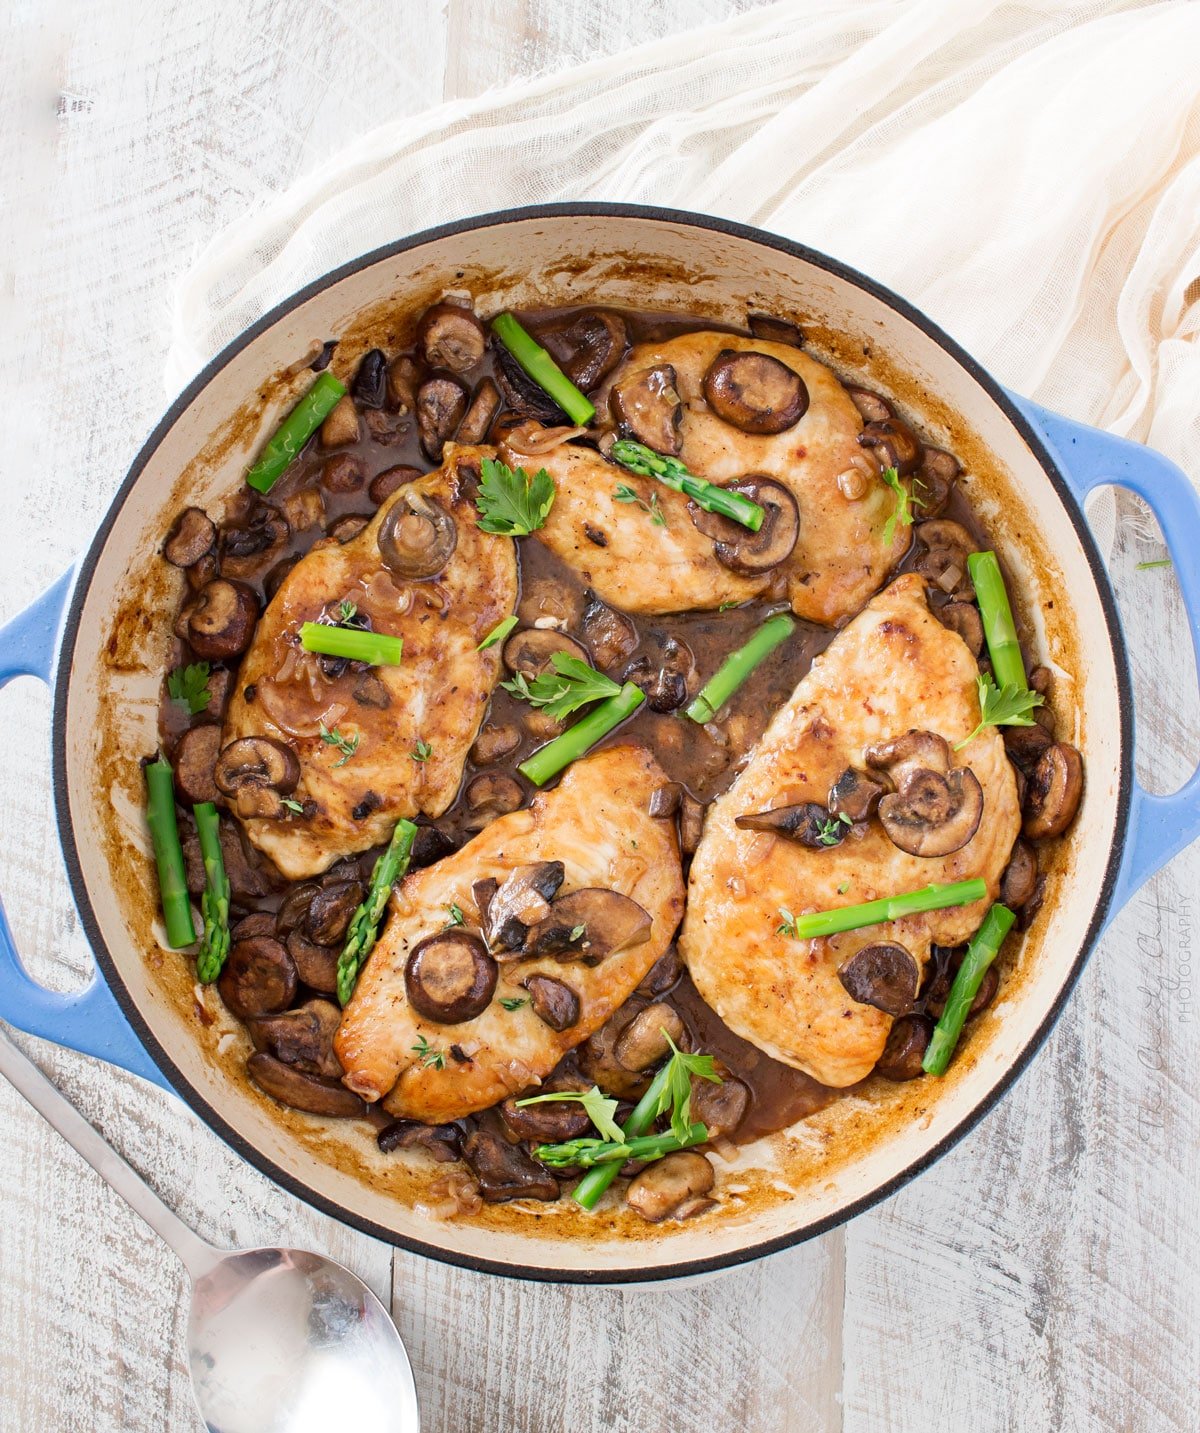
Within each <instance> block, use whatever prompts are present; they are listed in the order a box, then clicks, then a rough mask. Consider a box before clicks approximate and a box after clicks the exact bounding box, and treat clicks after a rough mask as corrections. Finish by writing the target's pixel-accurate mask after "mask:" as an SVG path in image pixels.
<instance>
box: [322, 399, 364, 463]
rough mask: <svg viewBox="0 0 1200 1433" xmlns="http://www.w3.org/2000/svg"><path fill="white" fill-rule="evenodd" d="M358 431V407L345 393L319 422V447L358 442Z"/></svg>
mask: <svg viewBox="0 0 1200 1433" xmlns="http://www.w3.org/2000/svg"><path fill="white" fill-rule="evenodd" d="M360 431H361V430H360V429H359V426H358V409H357V408H356V407H355V406H354V399H353V398H351V397H350V395H349V394H348V393H347V394H345V395H344V396H343V397H341V398H339V399H338V401H337V402H336V403H335V404H334V405H333V407H332V408H331V409H330V410H329V415H328V417H327V418H326V419H325V421H324V422H323V423H322V424H321V447H322V448H327V449H328V448H348V447H349V446H350V444H351V443H357V442H358V439H359V435H360Z"/></svg>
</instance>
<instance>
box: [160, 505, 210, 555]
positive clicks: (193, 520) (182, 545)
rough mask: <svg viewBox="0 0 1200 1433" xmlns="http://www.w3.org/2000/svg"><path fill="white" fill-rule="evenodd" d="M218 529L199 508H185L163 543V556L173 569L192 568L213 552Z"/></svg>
mask: <svg viewBox="0 0 1200 1433" xmlns="http://www.w3.org/2000/svg"><path fill="white" fill-rule="evenodd" d="M216 541H217V529H216V526H215V525H214V523H213V520H212V518H210V517H209V515H208V514H207V513H206V512H202V511H201V510H200V509H199V508H184V510H183V511H182V512H181V513H180V514H179V516H178V517H177V518H176V519H175V522H174V524H173V526H172V528H171V531H170V532H169V533H168V534H167V538H166V541H165V542H164V543H163V547H162V554H163V556H164V557H165V558H166V559H167V561H168V562H169V563H170V564H171V566H172V567H191V566H192V564H193V563H195V562H199V561H200V559H201V558H202V557H205V556H206V555H207V554H208V553H210V552H211V551H212V550H213V547H214V546H215V544H216Z"/></svg>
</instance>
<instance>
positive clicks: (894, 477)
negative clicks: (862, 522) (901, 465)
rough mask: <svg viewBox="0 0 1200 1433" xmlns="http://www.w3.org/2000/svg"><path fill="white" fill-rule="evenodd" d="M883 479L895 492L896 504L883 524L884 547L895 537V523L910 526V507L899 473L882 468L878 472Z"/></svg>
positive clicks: (892, 469)
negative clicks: (880, 471) (881, 470)
mask: <svg viewBox="0 0 1200 1433" xmlns="http://www.w3.org/2000/svg"><path fill="white" fill-rule="evenodd" d="M880 476H881V477H882V478H883V481H884V482H885V483H886V484H887V485H888V487H889V488H891V490H892V492H894V493H895V494H896V506H895V508H894V510H893V512H892V515H891V517H890V518H888V520H887V522H885V523H884V525H883V542H884V546H885V547H891V545H892V543H893V542H894V541H895V537H896V524H897V523H900V524H901V526H902V527H912V508H911V507H910V506H909V501H910V500H909V493H908V489H907V488H906V487H905V486H904V484H903V483H902V482H901V481H900V474H899V473H898V472H897V471H896V469H895V468H884V470H883V472H882V473H881V474H880Z"/></svg>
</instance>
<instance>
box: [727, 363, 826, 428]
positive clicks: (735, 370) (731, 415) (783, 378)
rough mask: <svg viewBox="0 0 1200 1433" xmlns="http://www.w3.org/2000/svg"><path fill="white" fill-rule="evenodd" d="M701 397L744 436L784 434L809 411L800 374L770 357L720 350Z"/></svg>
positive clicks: (804, 385) (806, 394)
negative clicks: (751, 434)
mask: <svg viewBox="0 0 1200 1433" xmlns="http://www.w3.org/2000/svg"><path fill="white" fill-rule="evenodd" d="M703 390H704V397H705V399H706V400H707V402H708V406H709V407H710V408H711V409H712V410H713V412H714V413H716V415H717V416H718V417H719V418H723V419H724V420H725V422H726V423H729V424H731V425H732V426H733V427H734V428H737V429H739V430H740V431H741V432H743V433H783V432H786V430H787V429H788V428H794V427H795V426H796V424H797V423H798V422H799V421H800V419H801V418H803V417H804V415H805V413H806V412H807V411H808V387H807V386H806V384H805V382H804V380H803V379H802V378H801V377H800V375H799V374H798V373H797V372H796V371H795V370H794V369H791V368H789V367H788V366H787V364H786V363H780V361H779V359H777V358H772V357H771V356H770V354H766V353H756V352H754V351H753V350H752V349H751V350H747V349H734V348H723V349H722V350H721V352H720V353H718V354H717V356H716V358H714V359H713V361H712V363H711V364H710V365H709V368H708V372H707V373H705V375H704V382H703Z"/></svg>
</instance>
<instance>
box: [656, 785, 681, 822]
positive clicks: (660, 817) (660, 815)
mask: <svg viewBox="0 0 1200 1433" xmlns="http://www.w3.org/2000/svg"><path fill="white" fill-rule="evenodd" d="M682 800H683V786H682V785H681V784H680V783H679V782H678V781H666V782H664V783H663V784H662V785H661V786H656V787H655V788H654V790H653V791H652V792H651V793H650V808H649V814H650V815H651V816H653V817H654V819H655V820H656V821H666V820H669V819H670V818H671V817H672V816H674V815H675V813H676V812H677V811H678V810H679V803H680V802H681V801H682Z"/></svg>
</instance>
